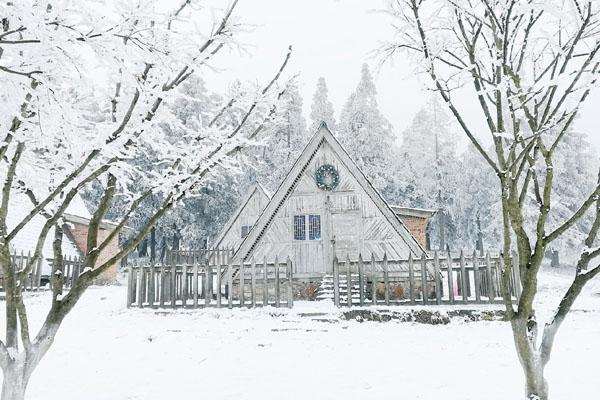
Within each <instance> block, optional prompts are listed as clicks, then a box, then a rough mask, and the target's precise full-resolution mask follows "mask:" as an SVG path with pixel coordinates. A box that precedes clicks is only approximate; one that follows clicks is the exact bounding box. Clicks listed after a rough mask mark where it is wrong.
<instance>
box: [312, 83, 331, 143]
mask: <svg viewBox="0 0 600 400" xmlns="http://www.w3.org/2000/svg"><path fill="white" fill-rule="evenodd" d="M327 93H328V91H327V83H325V78H323V77H320V78H319V80H318V81H317V90H316V91H315V94H314V95H313V98H312V105H311V107H310V119H311V121H312V125H311V127H310V132H311V133H313V132H315V131H316V130H317V128H318V127H319V125H320V124H321V122H323V121H325V123H326V124H327V126H329V128H330V129H333V128H334V127H335V117H334V116H333V113H334V112H333V104H331V102H330V101H329V99H328V97H327Z"/></svg>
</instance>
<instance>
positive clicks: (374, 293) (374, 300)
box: [371, 253, 377, 306]
mask: <svg viewBox="0 0 600 400" xmlns="http://www.w3.org/2000/svg"><path fill="white" fill-rule="evenodd" d="M371 274H372V276H373V280H372V282H371V290H372V293H371V303H372V304H373V305H374V306H376V305H377V267H376V265H375V255H374V254H373V253H371Z"/></svg>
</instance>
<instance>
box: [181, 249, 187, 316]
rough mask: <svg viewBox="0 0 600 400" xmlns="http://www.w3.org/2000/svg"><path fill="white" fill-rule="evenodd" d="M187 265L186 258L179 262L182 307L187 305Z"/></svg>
mask: <svg viewBox="0 0 600 400" xmlns="http://www.w3.org/2000/svg"><path fill="white" fill-rule="evenodd" d="M187 272H188V265H187V260H185V259H184V260H183V263H182V264H181V305H182V306H183V308H185V306H186V305H187V298H188V280H187Z"/></svg>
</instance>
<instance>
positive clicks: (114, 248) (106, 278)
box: [69, 223, 119, 285]
mask: <svg viewBox="0 0 600 400" xmlns="http://www.w3.org/2000/svg"><path fill="white" fill-rule="evenodd" d="M69 225H70V226H71V233H72V234H73V238H74V239H75V243H76V244H77V248H78V249H79V250H80V251H81V252H82V253H83V254H85V253H87V234H88V226H87V225H85V224H79V223H69ZM109 234H110V231H109V230H108V229H100V231H99V232H98V243H102V241H103V240H104V239H106V238H107V237H108V235H109ZM118 251H119V238H118V237H115V238H114V239H113V240H111V242H110V243H109V245H108V246H106V248H105V249H104V250H103V251H102V253H100V256H99V257H98V260H97V261H96V265H95V266H96V267H97V266H99V265H102V264H104V262H105V261H106V260H108V259H110V258H111V257H112V256H113V255H115V254H116V253H117V252H118ZM118 265H119V263H118V262H117V263H115V264H113V265H111V266H110V267H109V268H108V269H107V270H106V271H105V272H104V273H102V274H101V275H100V276H99V277H98V279H97V281H96V283H97V284H101V285H102V284H109V283H115V282H116V280H117V268H118Z"/></svg>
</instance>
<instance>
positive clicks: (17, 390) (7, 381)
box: [0, 362, 28, 400]
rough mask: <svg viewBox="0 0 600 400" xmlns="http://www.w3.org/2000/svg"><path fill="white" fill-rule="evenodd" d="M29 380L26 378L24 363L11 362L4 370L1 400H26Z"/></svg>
mask: <svg viewBox="0 0 600 400" xmlns="http://www.w3.org/2000/svg"><path fill="white" fill-rule="evenodd" d="M27 383H28V378H26V372H25V367H24V365H23V364H22V363H19V362H11V363H10V364H9V365H7V366H6V368H5V369H4V370H3V380H2V394H1V395H0V399H1V400H24V399H25V389H26V388H27Z"/></svg>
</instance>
